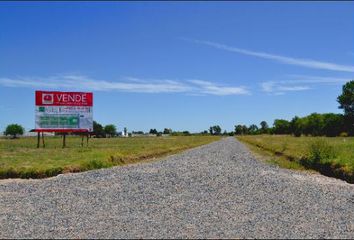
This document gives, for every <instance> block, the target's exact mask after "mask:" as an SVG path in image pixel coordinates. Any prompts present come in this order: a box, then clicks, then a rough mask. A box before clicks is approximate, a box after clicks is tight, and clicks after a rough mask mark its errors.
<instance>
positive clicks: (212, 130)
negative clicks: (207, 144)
mask: <svg viewBox="0 0 354 240" xmlns="http://www.w3.org/2000/svg"><path fill="white" fill-rule="evenodd" d="M209 133H210V134H211V135H214V129H213V127H210V128H209Z"/></svg>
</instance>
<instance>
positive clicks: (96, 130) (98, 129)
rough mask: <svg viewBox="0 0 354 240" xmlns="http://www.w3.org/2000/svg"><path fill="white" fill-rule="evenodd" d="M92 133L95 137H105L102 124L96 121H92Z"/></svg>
mask: <svg viewBox="0 0 354 240" xmlns="http://www.w3.org/2000/svg"><path fill="white" fill-rule="evenodd" d="M92 133H93V135H95V136H96V137H98V138H99V137H106V134H105V132H104V129H103V126H102V125H101V124H99V123H98V122H96V121H93V132H92Z"/></svg>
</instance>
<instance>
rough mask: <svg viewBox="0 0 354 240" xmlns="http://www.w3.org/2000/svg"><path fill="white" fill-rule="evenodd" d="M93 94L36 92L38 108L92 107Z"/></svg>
mask: <svg viewBox="0 0 354 240" xmlns="http://www.w3.org/2000/svg"><path fill="white" fill-rule="evenodd" d="M92 104H93V98H92V93H89V92H52V91H36V106H89V107H92Z"/></svg>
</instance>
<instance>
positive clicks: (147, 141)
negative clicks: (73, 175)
mask: <svg viewBox="0 0 354 240" xmlns="http://www.w3.org/2000/svg"><path fill="white" fill-rule="evenodd" d="M218 139H220V137H214V136H178V137H141V138H91V139H90V141H89V146H88V147H85V146H84V147H81V138H79V137H67V139H66V145H67V147H66V148H64V149H63V148H62V147H61V146H62V139H61V137H47V138H46V139H45V140H46V147H45V148H36V143H37V139H36V138H32V137H31V138H20V139H0V178H16V177H20V178H42V177H50V176H55V175H58V174H60V173H66V172H81V171H86V170H90V169H98V168H106V167H111V166H116V165H123V164H127V163H135V162H139V161H142V160H147V159H151V158H155V157H161V156H165V155H168V154H172V153H177V152H180V151H182V150H185V149H188V148H192V147H196V146H200V145H203V144H207V143H210V142H212V141H216V140H218Z"/></svg>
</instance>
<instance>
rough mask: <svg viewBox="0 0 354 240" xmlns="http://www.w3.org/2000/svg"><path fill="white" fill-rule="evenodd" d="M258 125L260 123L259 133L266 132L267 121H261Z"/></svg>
mask: <svg viewBox="0 0 354 240" xmlns="http://www.w3.org/2000/svg"><path fill="white" fill-rule="evenodd" d="M260 125H261V133H268V130H269V126H268V123H267V122H266V121H262V122H261V123H260Z"/></svg>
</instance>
